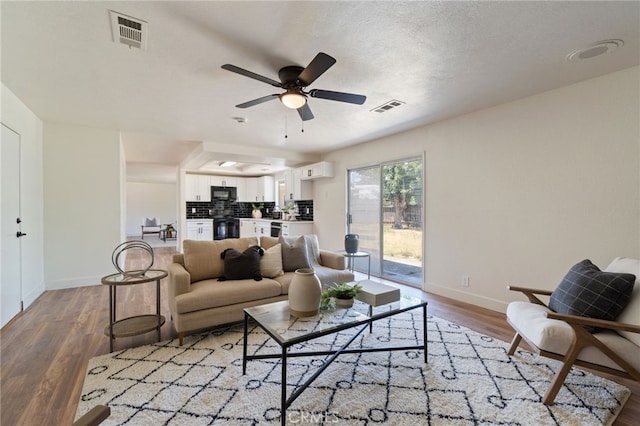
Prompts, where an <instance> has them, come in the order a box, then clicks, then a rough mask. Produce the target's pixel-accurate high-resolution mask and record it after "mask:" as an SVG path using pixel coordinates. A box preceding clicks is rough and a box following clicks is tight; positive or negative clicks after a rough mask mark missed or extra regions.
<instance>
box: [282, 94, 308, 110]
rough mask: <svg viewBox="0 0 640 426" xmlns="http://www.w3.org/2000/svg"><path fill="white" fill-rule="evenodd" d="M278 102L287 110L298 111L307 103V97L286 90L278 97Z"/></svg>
mask: <svg viewBox="0 0 640 426" xmlns="http://www.w3.org/2000/svg"><path fill="white" fill-rule="evenodd" d="M280 102H282V103H283V104H284V106H286V107H287V108H291V109H298V108H300V107H303V106H304V104H306V103H307V97H306V96H305V95H304V94H302V93H300V92H296V91H295V90H287V91H286V92H285V93H283V94H281V95H280Z"/></svg>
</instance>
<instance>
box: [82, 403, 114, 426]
mask: <svg viewBox="0 0 640 426" xmlns="http://www.w3.org/2000/svg"><path fill="white" fill-rule="evenodd" d="M109 415H111V408H109V407H108V406H106V405H96V406H95V407H93V408H92V409H91V410H89V412H87V413H86V414H85V415H84V416H82V417H80V418H79V419H78V420H76V421H75V422H74V423H73V426H97V425H99V424H100V423H102V422H103V421H104V420H106V419H107V417H109Z"/></svg>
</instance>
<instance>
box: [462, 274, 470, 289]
mask: <svg viewBox="0 0 640 426" xmlns="http://www.w3.org/2000/svg"><path fill="white" fill-rule="evenodd" d="M462 287H469V275H463V276H462Z"/></svg>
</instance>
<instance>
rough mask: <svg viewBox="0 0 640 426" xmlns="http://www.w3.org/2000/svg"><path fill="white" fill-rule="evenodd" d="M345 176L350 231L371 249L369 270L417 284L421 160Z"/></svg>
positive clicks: (419, 281) (362, 246)
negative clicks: (347, 190) (347, 182)
mask: <svg viewBox="0 0 640 426" xmlns="http://www.w3.org/2000/svg"><path fill="white" fill-rule="evenodd" d="M348 179H349V194H348V199H349V202H348V209H349V233H353V234H359V236H360V249H361V250H363V251H366V252H369V253H370V255H371V273H372V274H373V275H377V276H380V277H382V278H386V279H390V280H394V281H399V282H402V283H406V284H410V285H413V286H416V287H422V281H423V280H422V277H423V270H422V264H423V263H422V246H423V244H422V239H423V238H422V237H423V233H422V222H423V221H422V217H423V212H422V201H423V196H422V194H423V189H422V188H423V173H422V159H421V158H412V159H407V160H401V161H393V162H388V163H384V164H379V165H376V166H371V167H364V168H359V169H352V170H349V175H348ZM356 269H357V270H360V271H363V269H362V265H358V264H356ZM364 272H366V271H364Z"/></svg>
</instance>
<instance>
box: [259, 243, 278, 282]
mask: <svg viewBox="0 0 640 426" xmlns="http://www.w3.org/2000/svg"><path fill="white" fill-rule="evenodd" d="M260 272H261V273H262V276H263V277H267V278H274V277H277V276H280V275H283V274H284V271H283V270H282V245H281V244H276V245H275V246H273V247H271V248H270V249H268V250H265V251H264V255H263V256H262V258H260Z"/></svg>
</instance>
